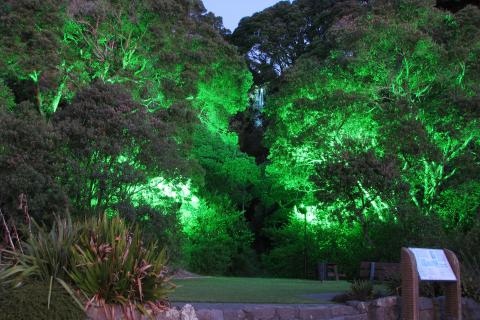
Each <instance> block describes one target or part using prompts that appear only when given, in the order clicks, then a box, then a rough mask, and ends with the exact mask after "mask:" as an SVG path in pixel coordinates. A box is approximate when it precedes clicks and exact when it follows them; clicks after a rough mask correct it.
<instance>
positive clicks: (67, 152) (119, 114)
mask: <svg viewBox="0 0 480 320" xmlns="http://www.w3.org/2000/svg"><path fill="white" fill-rule="evenodd" d="M163 112H166V111H163ZM53 121H54V124H55V127H56V128H57V130H58V131H59V134H60V135H61V137H62V140H63V141H62V142H63V143H64V146H62V147H60V150H61V151H60V152H61V153H62V156H63V158H64V159H65V161H66V164H65V169H64V172H63V173H62V184H63V185H65V186H68V193H69V195H70V196H71V199H72V202H73V203H74V204H75V205H76V206H77V207H78V208H79V209H80V210H88V209H90V208H93V209H95V210H96V211H99V212H103V211H105V210H106V209H108V208H112V207H113V206H114V205H115V204H117V203H120V202H125V201H127V200H130V199H131V198H132V195H133V193H134V192H135V191H136V190H137V187H138V186H139V185H144V184H146V183H147V179H148V177H151V176H153V175H159V174H164V175H168V173H169V172H171V173H173V172H174V171H175V170H181V168H182V167H183V161H182V160H180V159H179V157H178V153H177V150H178V149H179V147H178V146H177V144H176V143H175V142H174V141H173V139H172V138H171V134H172V131H173V130H172V128H171V127H170V125H169V124H168V123H165V122H163V121H162V120H161V119H160V117H158V116H157V117H154V116H153V115H151V114H150V113H148V112H147V110H146V108H145V107H144V106H142V105H140V104H138V103H136V102H134V101H133V100H132V98H131V96H130V95H129V94H128V93H127V92H125V91H124V89H123V88H122V87H120V86H118V85H107V84H103V83H96V84H95V85H94V86H92V87H90V88H87V89H85V90H82V91H80V92H79V93H78V94H77V96H76V97H75V98H74V99H73V101H72V103H71V104H70V105H67V106H65V108H63V109H61V110H60V111H58V112H57V113H56V114H55V117H54V118H53Z"/></svg>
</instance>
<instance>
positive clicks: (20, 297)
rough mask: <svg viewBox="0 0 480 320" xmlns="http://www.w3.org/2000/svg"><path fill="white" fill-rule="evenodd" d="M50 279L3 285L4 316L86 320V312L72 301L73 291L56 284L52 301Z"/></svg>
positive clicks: (6, 318)
mask: <svg viewBox="0 0 480 320" xmlns="http://www.w3.org/2000/svg"><path fill="white" fill-rule="evenodd" d="M49 290H50V287H49V284H48V282H31V283H28V284H26V285H24V286H21V287H18V288H15V289H6V288H2V287H0V312H1V314H2V319H4V320H23V319H32V316H34V317H35V319H39V320H63V319H72V320H84V319H85V317H86V316H85V313H84V312H83V310H82V309H80V308H79V306H77V305H76V304H75V302H73V301H72V299H71V297H70V295H69V294H68V293H67V292H66V291H65V290H64V289H63V288H62V287H61V286H60V285H57V284H55V285H54V286H53V288H52V289H51V294H50V300H51V302H50V304H49V303H48V296H49V295H48V294H46V293H48V292H49Z"/></svg>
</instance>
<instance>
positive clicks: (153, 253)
mask: <svg viewBox="0 0 480 320" xmlns="http://www.w3.org/2000/svg"><path fill="white" fill-rule="evenodd" d="M85 227H86V228H85V229H84V231H83V232H82V234H81V235H80V237H79V241H78V242H77V243H76V244H75V245H74V246H73V247H72V254H73V260H72V261H73V266H72V269H71V270H69V271H68V274H69V276H70V278H71V280H72V281H73V283H74V285H75V286H76V287H77V288H79V289H80V290H81V292H82V293H83V294H84V295H85V297H86V298H87V300H88V301H89V303H95V304H98V305H102V306H104V307H105V308H108V305H112V304H120V305H122V306H123V307H125V308H127V309H128V310H130V311H133V310H135V309H138V310H139V311H141V312H142V313H146V312H147V310H146V309H145V305H147V306H148V308H149V309H151V310H152V311H154V312H155V311H158V310H160V309H161V307H162V306H163V303H164V302H165V300H166V298H167V295H168V293H169V292H171V290H172V289H173V284H171V283H170V282H169V278H168V277H167V268H166V263H167V257H166V254H165V250H163V249H160V248H159V246H158V244H157V243H156V242H154V241H152V242H150V243H149V244H148V245H145V244H144V243H143V241H142V235H141V233H140V230H139V228H138V227H134V228H130V227H129V226H127V224H126V223H125V221H124V220H122V219H121V218H118V217H114V218H108V217H105V216H102V217H99V218H98V219H91V220H89V221H87V222H86V225H85Z"/></svg>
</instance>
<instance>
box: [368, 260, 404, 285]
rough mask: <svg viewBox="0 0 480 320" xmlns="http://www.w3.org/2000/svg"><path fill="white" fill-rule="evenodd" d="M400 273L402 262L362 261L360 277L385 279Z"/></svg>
mask: <svg viewBox="0 0 480 320" xmlns="http://www.w3.org/2000/svg"><path fill="white" fill-rule="evenodd" d="M399 273H400V263H392V262H368V261H362V262H361V263H360V278H361V279H369V280H371V281H373V280H380V281H383V280H385V279H387V278H389V277H391V276H393V275H395V274H399Z"/></svg>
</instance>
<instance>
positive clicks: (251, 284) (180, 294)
mask: <svg viewBox="0 0 480 320" xmlns="http://www.w3.org/2000/svg"><path fill="white" fill-rule="evenodd" d="M174 283H175V284H177V286H178V287H177V289H176V290H175V292H174V293H173V294H172V295H171V301H184V302H232V303H233V302H239V303H321V302H322V301H321V300H319V299H309V298H306V297H304V295H308V294H320V293H327V292H328V293H330V292H339V293H340V292H345V291H348V290H349V288H350V284H349V283H348V282H346V281H326V282H323V283H322V282H320V281H309V280H293V279H265V278H224V277H205V278H194V279H182V280H175V281H174ZM325 302H326V301H325Z"/></svg>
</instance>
